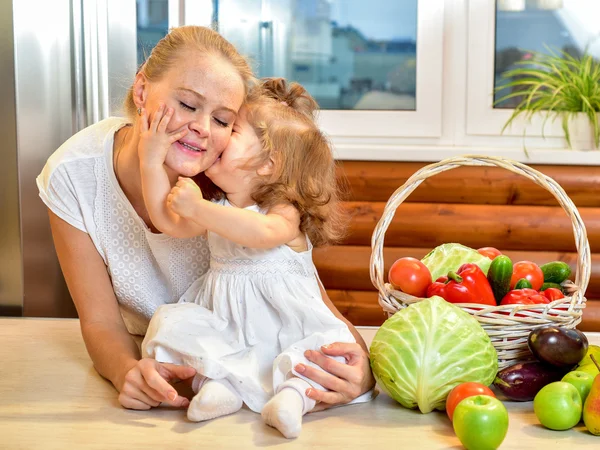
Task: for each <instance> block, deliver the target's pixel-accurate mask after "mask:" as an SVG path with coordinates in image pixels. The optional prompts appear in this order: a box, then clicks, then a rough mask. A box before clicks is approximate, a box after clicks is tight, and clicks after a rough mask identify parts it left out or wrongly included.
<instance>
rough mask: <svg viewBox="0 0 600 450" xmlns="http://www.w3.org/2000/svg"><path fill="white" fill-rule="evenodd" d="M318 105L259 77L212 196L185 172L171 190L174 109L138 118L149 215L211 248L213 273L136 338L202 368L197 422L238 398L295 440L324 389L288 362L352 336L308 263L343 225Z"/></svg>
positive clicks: (233, 407)
mask: <svg viewBox="0 0 600 450" xmlns="http://www.w3.org/2000/svg"><path fill="white" fill-rule="evenodd" d="M316 106H317V105H316V102H315V101H314V100H313V99H312V97H310V95H309V94H308V93H307V92H306V91H305V90H304V88H302V87H301V86H300V85H298V84H296V83H292V84H291V85H289V86H288V85H287V84H286V82H285V81H284V80H282V79H267V80H264V81H263V82H262V85H261V86H260V87H259V88H256V90H255V92H254V93H253V94H251V96H250V99H249V100H248V101H247V103H246V104H245V105H244V106H243V107H242V109H241V110H240V113H239V116H238V118H237V119H236V121H235V124H234V126H233V134H232V136H231V140H230V143H229V145H228V146H227V148H226V149H225V151H224V152H223V154H222V155H221V157H220V158H219V159H217V161H216V162H215V163H214V164H213V165H212V166H211V167H210V168H209V169H207V170H206V172H205V174H206V176H207V177H208V178H210V180H211V181H212V182H213V183H214V184H215V185H216V186H218V187H219V188H220V190H221V191H222V192H221V195H220V198H219V199H217V200H215V201H209V200H206V199H204V198H203V196H202V192H201V190H200V189H199V187H198V186H197V185H196V183H194V182H193V181H192V180H190V179H187V178H183V177H180V178H179V180H178V182H177V184H176V186H175V187H173V189H172V190H171V187H170V183H169V179H168V176H167V174H166V172H165V170H164V168H163V161H164V155H165V154H166V151H167V149H168V148H169V146H170V145H171V144H173V143H175V142H176V140H177V139H179V138H180V137H181V135H180V134H179V133H177V132H174V133H172V134H170V135H169V134H167V133H166V131H165V130H166V129H167V125H168V122H169V119H170V111H167V113H165V114H163V112H164V109H163V108H161V109H160V110H159V111H158V112H157V113H155V115H154V117H153V119H152V123H151V124H150V126H148V125H147V124H148V120H146V118H145V117H143V119H144V120H143V121H142V122H143V123H144V124H146V125H145V127H146V129H145V130H143V132H142V136H141V141H140V147H139V152H140V161H141V171H142V187H143V192H144V199H145V202H146V206H147V208H148V212H149V214H150V218H151V220H152V223H153V224H154V225H155V226H156V227H157V228H158V229H159V230H161V231H163V232H165V233H167V234H172V235H175V236H178V237H183V236H191V235H204V234H206V235H207V238H208V243H209V246H210V254H211V261H210V269H209V270H208V272H207V273H206V274H205V275H203V276H202V277H201V278H200V279H198V280H197V281H196V282H194V283H193V284H192V285H191V286H190V288H189V289H188V291H187V292H186V293H185V294H184V295H183V297H182V298H181V300H180V301H179V303H177V304H171V305H164V306H161V307H160V308H159V309H158V310H157V311H156V313H155V314H154V316H153V318H152V320H151V322H150V325H149V327H148V331H147V334H146V338H145V339H144V342H143V344H142V352H143V354H144V355H145V356H149V357H153V358H155V359H157V360H159V361H161V362H170V363H175V364H185V365H189V366H192V367H194V368H195V369H196V370H197V372H198V374H200V375H201V376H197V377H196V379H195V380H194V386H192V388H193V389H194V392H197V394H196V395H195V397H194V398H193V399H192V401H191V403H190V407H189V409H188V418H189V419H190V420H192V421H202V420H208V419H213V418H215V417H219V416H223V415H226V414H231V413H233V412H236V411H237V410H239V409H240V408H241V406H242V403H245V404H246V405H247V406H248V407H249V408H250V409H251V410H253V411H255V412H261V414H262V417H263V418H264V420H265V422H266V423H267V424H268V425H270V426H273V427H275V428H277V429H278V430H279V431H280V432H281V433H282V434H283V435H284V436H285V437H287V438H293V437H296V436H298V435H299V433H300V430H301V427H302V416H303V415H304V414H306V413H307V412H309V411H311V410H312V409H313V408H314V407H315V401H314V400H312V399H310V398H308V397H307V396H306V394H305V392H306V390H307V389H308V388H310V387H315V388H317V389H323V388H322V387H321V386H319V385H318V384H316V383H315V382H313V381H311V380H308V379H306V378H303V377H302V375H301V374H298V373H296V371H295V370H294V367H295V366H296V365H297V364H299V363H302V364H306V365H310V366H313V367H317V368H318V366H316V365H315V364H313V363H311V362H309V361H308V360H307V359H306V358H305V357H304V352H305V351H306V350H318V349H319V348H320V347H321V346H323V345H327V344H331V343H333V342H355V340H354V337H353V336H352V334H351V333H350V331H349V329H348V327H347V326H346V324H345V323H344V322H343V321H341V320H340V319H338V318H337V317H335V316H334V315H333V313H332V312H331V311H330V310H329V309H328V308H327V306H326V305H325V304H324V303H323V300H322V297H321V292H320V289H319V281H318V278H317V275H316V270H315V267H314V265H313V261H312V248H313V245H315V246H317V245H323V244H326V243H329V242H333V241H335V240H336V239H339V237H340V235H341V233H342V232H343V230H344V220H343V215H342V212H341V209H340V203H339V200H338V197H337V188H336V177H335V162H334V160H333V157H332V152H331V149H330V147H329V145H328V142H327V140H326V139H325V137H324V136H323V134H322V133H321V131H320V130H319V129H318V128H317V126H316V124H315V122H314V120H313V111H314V110H315V109H316ZM144 114H145V113H144ZM177 145H181V143H178V144H177ZM197 150H198V151H202V149H201V148H198V149H197ZM189 151H195V150H193V149H190V150H189ZM161 158H162V159H161ZM165 199H166V201H165ZM273 394H275V395H273ZM368 398H369V396H368V395H364V396H362V397H359V398H358V399H357V400H355V402H356V401H365V400H366V399H368Z"/></svg>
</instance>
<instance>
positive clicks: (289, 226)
mask: <svg viewBox="0 0 600 450" xmlns="http://www.w3.org/2000/svg"><path fill="white" fill-rule="evenodd" d="M199 190H200V189H199V188H198V186H197V185H196V183H194V182H193V181H192V180H190V179H189V178H183V177H181V178H180V179H179V181H178V182H177V185H176V186H175V187H174V188H173V190H172V191H171V195H169V198H168V200H167V203H168V205H169V207H170V208H171V209H173V210H174V211H175V212H176V213H177V214H179V215H181V216H182V217H185V218H187V219H190V220H192V221H194V222H196V223H197V224H198V226H200V227H203V228H206V229H208V230H210V231H212V232H214V233H217V234H219V235H220V236H223V237H224V238H226V239H229V240H230V241H233V242H235V243H237V244H239V245H244V246H246V247H251V248H273V247H277V246H278V245H283V244H287V243H289V242H290V241H292V240H293V239H294V238H296V237H298V236H299V234H300V230H299V227H300V213H298V211H297V210H296V208H294V207H293V206H291V205H278V206H275V207H273V208H271V210H270V211H269V213H268V214H261V213H259V212H256V211H250V210H247V209H241V208H231V207H227V206H223V205H218V204H216V203H213V202H210V201H208V200H204V199H202V198H201V197H200V195H199Z"/></svg>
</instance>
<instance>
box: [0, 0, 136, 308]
mask: <svg viewBox="0 0 600 450" xmlns="http://www.w3.org/2000/svg"><path fill="white" fill-rule="evenodd" d="M136 67H137V58H136V2H135V0H1V1H0V100H1V101H0V136H1V137H2V138H1V139H0V211H1V212H2V217H1V218H0V315H13V316H21V315H25V316H40V317H70V316H74V315H75V314H76V313H75V309H74V307H73V304H72V301H71V299H70V297H69V294H68V291H67V288H66V286H65V283H64V280H63V277H62V274H61V271H60V267H59V265H58V261H57V258H56V254H55V252H54V245H53V242H52V237H51V234H50V227H49V224H48V215H47V210H46V207H45V205H44V204H43V203H42V201H41V200H40V199H39V197H38V190H37V187H36V184H35V178H36V176H37V175H38V174H39V173H40V171H41V169H42V167H43V166H44V163H45V162H46V159H47V158H48V156H50V155H51V154H52V152H53V151H54V150H56V149H57V148H58V147H59V146H60V145H61V144H62V143H63V142H64V141H65V140H67V139H68V138H69V137H70V136H71V135H73V134H74V133H75V132H77V131H78V130H80V129H82V128H84V127H85V126H87V125H88V124H91V123H94V122H96V121H98V120H101V119H103V118H105V117H108V116H110V115H115V114H119V110H120V101H119V99H122V98H123V97H124V94H125V91H126V88H127V86H128V85H129V84H130V83H131V81H132V80H133V77H134V75H135V71H136ZM82 263H84V262H82Z"/></svg>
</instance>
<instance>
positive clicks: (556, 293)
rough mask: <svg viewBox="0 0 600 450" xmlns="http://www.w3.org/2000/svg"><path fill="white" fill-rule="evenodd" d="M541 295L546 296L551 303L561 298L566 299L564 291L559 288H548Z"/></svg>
mask: <svg viewBox="0 0 600 450" xmlns="http://www.w3.org/2000/svg"><path fill="white" fill-rule="evenodd" d="M540 293H541V294H544V297H546V298H547V299H548V300H550V301H551V302H553V301H554V300H558V299H560V298H565V294H563V293H562V291H561V290H560V289H557V288H548V289H546V290H544V291H542V292H540Z"/></svg>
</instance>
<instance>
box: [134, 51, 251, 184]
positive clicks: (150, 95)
mask: <svg viewBox="0 0 600 450" xmlns="http://www.w3.org/2000/svg"><path fill="white" fill-rule="evenodd" d="M145 89H146V90H145V94H146V96H145V99H144V100H145V101H144V108H145V109H146V111H148V114H149V115H152V114H153V113H154V112H155V111H156V110H157V109H158V107H159V105H160V104H161V103H164V104H165V107H166V108H173V116H172V118H171V121H170V122H169V125H168V127H167V130H168V131H169V132H172V131H175V130H179V129H184V130H187V134H186V135H185V136H184V137H183V138H182V139H180V140H179V141H177V142H175V143H174V144H172V145H171V148H170V149H169V151H168V153H167V156H166V159H165V165H166V167H167V170H169V169H170V170H171V171H172V172H173V173H174V174H177V175H183V176H187V177H191V176H194V175H197V174H198V173H200V172H203V171H204V170H206V169H207V168H208V167H210V166H211V165H212V164H213V163H214V162H215V160H216V159H217V158H218V157H219V156H220V155H221V153H222V152H223V150H224V149H225V147H226V146H227V144H228V142H229V138H230V137H231V130H232V127H233V123H234V121H235V118H236V116H237V112H238V110H239V109H240V107H241V105H242V102H243V101H244V82H243V80H242V78H241V76H240V75H239V74H238V73H237V71H236V70H235V69H234V67H233V66H232V65H231V64H230V63H229V62H227V61H226V60H224V59H222V58H220V57H217V56H206V55H202V54H200V53H198V52H188V53H185V54H183V55H182V57H181V58H180V60H179V62H178V63H177V64H176V65H175V66H174V67H173V68H171V69H170V70H169V71H168V72H167V73H166V74H165V75H164V76H163V77H162V78H161V79H160V80H159V81H146V85H145ZM150 120H151V119H150Z"/></svg>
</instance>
